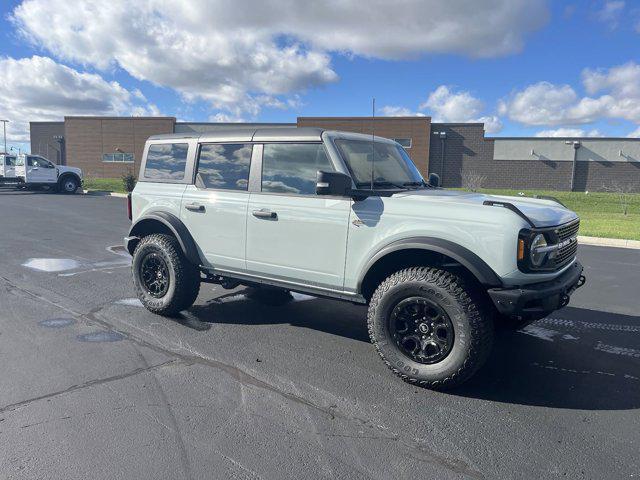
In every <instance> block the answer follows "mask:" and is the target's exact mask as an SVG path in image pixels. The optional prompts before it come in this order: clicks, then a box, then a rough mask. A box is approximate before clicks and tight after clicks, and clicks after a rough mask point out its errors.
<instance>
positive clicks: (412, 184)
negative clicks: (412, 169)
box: [402, 181, 427, 187]
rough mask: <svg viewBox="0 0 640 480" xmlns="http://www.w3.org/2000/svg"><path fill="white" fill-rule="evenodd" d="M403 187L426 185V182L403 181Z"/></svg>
mask: <svg viewBox="0 0 640 480" xmlns="http://www.w3.org/2000/svg"><path fill="white" fill-rule="evenodd" d="M402 186H403V187H426V186H427V184H426V183H425V182H424V181H421V182H404V183H403V184H402Z"/></svg>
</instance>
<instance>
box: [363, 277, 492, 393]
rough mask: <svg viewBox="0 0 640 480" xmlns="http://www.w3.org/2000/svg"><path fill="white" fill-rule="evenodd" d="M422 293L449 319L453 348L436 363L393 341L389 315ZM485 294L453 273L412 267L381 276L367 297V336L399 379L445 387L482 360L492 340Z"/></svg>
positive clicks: (461, 379)
mask: <svg viewBox="0 0 640 480" xmlns="http://www.w3.org/2000/svg"><path fill="white" fill-rule="evenodd" d="M416 296H417V297H422V298H426V299H427V300H429V301H431V302H434V303H436V304H437V305H438V306H439V307H441V308H442V310H444V312H445V313H446V314H447V315H448V317H449V319H450V320H451V323H452V324H453V331H454V341H453V346H452V347H451V351H450V352H449V353H448V355H447V356H446V357H444V358H443V359H442V360H440V361H439V362H437V363H432V364H424V363H420V362H417V361H415V360H413V359H412V358H410V357H409V356H408V355H406V354H405V353H404V352H403V351H402V350H401V349H400V347H398V345H397V344H396V342H395V341H394V338H393V336H392V334H391V333H390V330H389V321H390V320H389V319H390V316H391V313H392V311H393V309H394V308H395V306H396V305H397V304H398V303H399V302H400V301H402V300H403V299H405V298H409V297H416ZM485 312H486V309H485V308H484V304H483V300H482V298H481V297H480V295H478V294H477V292H476V291H474V289H473V287H472V286H467V285H465V283H464V282H463V280H462V279H461V278H459V277H457V276H455V275H453V274H452V273H449V272H446V271H443V270H439V269H437V268H428V267H414V268H407V269H405V270H401V271H398V272H396V273H394V274H392V275H391V276H389V277H388V278H387V279H386V280H384V281H383V282H382V283H381V284H380V285H379V286H378V288H377V289H376V291H375V292H374V294H373V296H372V298H371V301H370V303H369V311H368V314H367V324H368V329H369V336H370V338H371V342H372V343H373V344H374V345H375V347H376V350H377V351H378V353H379V354H380V356H381V357H382V360H384V362H385V363H386V364H387V366H388V367H389V368H390V369H391V370H392V371H393V372H394V373H395V374H396V375H398V376H399V377H401V378H402V379H403V380H405V381H407V382H409V383H412V384H417V385H420V386H423V387H428V388H433V389H448V388H452V387H455V386H457V385H460V384H461V383H463V382H464V381H466V380H467V379H469V378H470V377H471V376H472V375H473V374H474V373H475V372H476V371H477V370H478V369H479V368H480V367H481V366H482V365H483V364H484V362H485V361H486V359H487V357H488V356H489V352H490V351H491V346H492V344H493V334H494V332H493V322H492V318H491V315H490V314H489V313H485Z"/></svg>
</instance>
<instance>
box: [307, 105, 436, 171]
mask: <svg viewBox="0 0 640 480" xmlns="http://www.w3.org/2000/svg"><path fill="white" fill-rule="evenodd" d="M430 125H431V119H430V118H429V117H376V118H375V120H374V119H372V118H371V117H298V126H299V127H320V128H324V129H327V130H342V131H346V132H355V133H366V134H371V133H373V132H374V131H375V134H376V135H378V136H380V137H386V138H411V148H408V149H406V151H407V153H408V154H409V156H410V157H411V159H412V160H413V162H414V163H415V164H416V166H417V167H418V169H419V170H420V172H421V173H422V174H423V175H425V176H426V175H427V173H428V165H429V132H430V130H431V126H430ZM373 127H375V128H373Z"/></svg>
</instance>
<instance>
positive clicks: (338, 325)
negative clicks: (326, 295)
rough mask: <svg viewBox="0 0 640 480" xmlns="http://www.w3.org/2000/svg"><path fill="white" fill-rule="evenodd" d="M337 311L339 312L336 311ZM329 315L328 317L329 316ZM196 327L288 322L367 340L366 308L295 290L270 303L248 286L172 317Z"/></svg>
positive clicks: (200, 328)
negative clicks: (291, 295) (283, 299)
mask: <svg viewBox="0 0 640 480" xmlns="http://www.w3.org/2000/svg"><path fill="white" fill-rule="evenodd" d="M336 311H339V314H336ZM329 319H330V320H329ZM175 320H176V321H177V322H178V323H181V324H182V325H185V326H187V327H189V328H193V329H195V330H207V329H208V328H207V327H206V326H207V324H216V323H217V324H236V325H277V324H289V325H292V326H295V327H300V328H308V329H312V330H318V331H321V332H325V333H329V334H331V335H339V336H342V337H346V338H350V339H352V340H357V341H361V342H369V335H368V333H367V326H366V309H365V308H364V307H362V306H358V305H351V304H346V303H342V302H337V301H333V300H323V299H320V298H315V297H310V296H306V295H299V294H294V298H293V300H292V301H290V302H289V303H287V304H285V305H282V306H279V307H277V306H269V305H265V304H264V303H262V302H260V301H258V300H257V299H256V298H254V291H253V289H251V288H248V287H247V288H241V289H239V290H234V291H230V292H229V293H226V294H224V295H221V296H218V297H216V298H213V299H212V300H209V301H207V302H206V303H205V304H204V305H199V304H196V305H194V306H192V307H191V308H190V309H189V311H188V312H187V314H181V315H179V316H178V317H176V318H175Z"/></svg>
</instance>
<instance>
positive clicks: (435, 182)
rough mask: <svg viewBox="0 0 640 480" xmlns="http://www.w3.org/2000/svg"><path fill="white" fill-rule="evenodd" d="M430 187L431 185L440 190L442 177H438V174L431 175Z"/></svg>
mask: <svg viewBox="0 0 640 480" xmlns="http://www.w3.org/2000/svg"><path fill="white" fill-rule="evenodd" d="M429 185H431V186H432V187H434V188H438V187H439V186H440V175H438V174H437V173H430V174H429Z"/></svg>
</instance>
